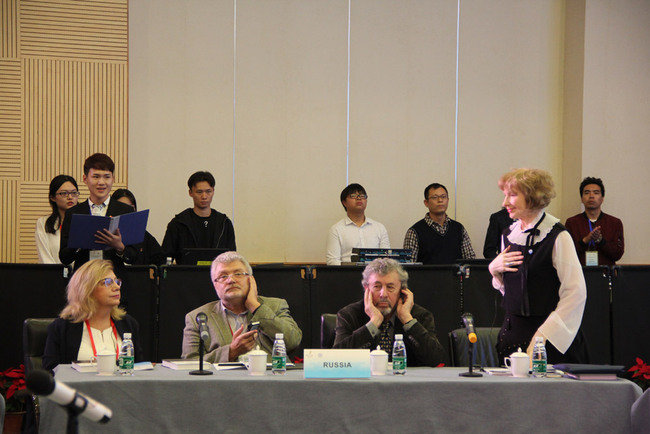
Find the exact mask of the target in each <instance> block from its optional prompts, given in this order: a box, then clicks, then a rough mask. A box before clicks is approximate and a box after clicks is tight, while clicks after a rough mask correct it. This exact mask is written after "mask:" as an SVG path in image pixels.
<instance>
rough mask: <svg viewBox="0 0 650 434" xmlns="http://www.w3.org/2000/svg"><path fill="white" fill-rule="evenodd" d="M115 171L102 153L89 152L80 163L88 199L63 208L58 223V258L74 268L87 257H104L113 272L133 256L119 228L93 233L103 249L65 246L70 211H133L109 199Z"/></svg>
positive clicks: (114, 212) (112, 212)
mask: <svg viewBox="0 0 650 434" xmlns="http://www.w3.org/2000/svg"><path fill="white" fill-rule="evenodd" d="M114 172H115V163H114V162H113V160H112V159H111V158H110V157H109V156H108V155H106V154H100V153H97V154H93V155H91V156H90V157H88V158H87V159H86V161H85V163H84V176H83V182H84V184H86V186H87V187H88V190H89V193H90V195H89V197H88V200H85V201H82V202H79V203H78V204H77V205H75V206H73V207H72V208H70V209H68V210H67V211H66V216H65V218H64V220H63V226H62V227H61V247H60V249H59V259H61V262H62V263H63V264H66V265H69V264H71V263H72V262H74V268H75V270H76V269H78V268H79V267H80V266H81V265H83V264H84V263H86V262H88V261H89V260H91V259H108V260H110V261H112V262H113V265H114V266H115V273H116V274H118V275H119V274H122V273H120V270H121V269H123V268H124V263H129V264H130V263H132V262H133V261H134V260H135V258H136V257H137V253H138V252H137V250H136V249H135V248H134V247H133V246H125V245H124V243H122V236H121V234H120V231H119V229H118V230H116V232H115V233H111V232H109V231H108V230H106V229H104V230H102V231H98V232H97V233H96V234H95V238H96V241H97V243H99V244H105V245H107V246H108V249H106V250H88V249H80V248H74V247H68V239H69V236H70V225H71V223H72V215H73V214H89V215H100V216H109V217H112V216H116V215H121V214H128V213H130V212H133V209H132V208H131V207H130V206H128V205H126V204H124V203H122V202H119V201H117V200H111V197H110V194H111V188H112V187H113V182H114V180H115V177H114Z"/></svg>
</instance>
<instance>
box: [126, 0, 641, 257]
mask: <svg viewBox="0 0 650 434" xmlns="http://www.w3.org/2000/svg"><path fill="white" fill-rule="evenodd" d="M567 1H568V2H569V3H570V4H572V3H573V2H574V0H567ZM578 3H579V2H578ZM460 4H461V7H460V32H459V34H460V38H459V64H458V74H459V76H458V77H459V80H458V89H459V100H458V140H457V146H456V140H455V117H456V48H457V47H456V42H457V38H456V31H457V27H456V25H457V20H458V17H459V16H458V4H457V3H456V2H449V1H431V0H410V1H404V0H399V1H398V0H352V1H351V2H350V3H349V2H348V0H332V1H327V2H324V1H322V0H294V1H291V0H274V1H259V0H238V1H236V2H233V1H232V0H205V1H199V0H187V1H182V2H179V1H176V0H156V1H153V0H132V1H131V2H130V4H129V20H130V29H129V34H130V40H129V44H130V58H129V59H130V60H129V74H130V76H129V101H130V107H129V109H130V111H129V187H130V188H131V189H132V190H133V191H134V193H135V194H136V196H137V197H138V201H139V203H140V204H139V205H140V208H142V209H144V208H151V215H150V225H149V229H150V231H151V232H152V233H153V234H154V235H155V236H156V237H157V238H158V239H159V240H160V241H162V237H163V235H164V230H165V226H166V223H167V222H168V221H169V220H170V219H171V218H172V217H173V215H174V214H175V213H177V212H179V211H181V210H182V209H184V208H186V207H188V206H190V205H191V200H190V198H189V197H188V196H187V186H186V180H187V178H188V177H189V175H190V174H191V173H192V172H194V171H196V170H210V171H211V172H212V173H213V174H214V175H215V177H216V178H217V189H216V194H215V199H214V202H213V207H214V208H216V209H218V210H220V211H222V212H225V213H227V214H228V215H230V216H231V217H233V221H234V224H235V231H236V234H237V241H238V243H237V244H238V248H239V250H240V251H241V252H242V253H243V254H244V255H246V256H247V257H248V258H249V259H250V260H251V261H254V262H268V261H278V262H280V261H287V262H312V261H313V262H321V261H324V248H325V238H326V234H327V230H328V228H329V226H330V225H332V224H333V223H334V222H336V221H337V220H338V219H340V218H342V216H343V208H342V207H341V206H340V203H339V200H338V196H339V193H340V191H341V189H342V188H343V187H344V186H345V185H346V182H348V181H349V182H359V183H361V184H362V185H364V186H365V187H366V189H367V190H368V193H369V195H370V198H369V205H368V211H367V214H368V215H369V216H371V217H373V218H375V219H377V220H379V221H381V222H383V223H384V224H385V225H386V227H387V228H388V231H389V235H390V238H391V244H392V246H393V247H401V245H402V241H403V237H404V233H405V231H406V229H407V228H408V227H409V226H410V225H411V224H413V223H414V222H415V221H416V220H418V219H420V218H422V216H423V215H424V213H425V211H426V209H425V208H424V206H423V205H422V200H423V193H422V190H423V189H424V187H425V186H426V185H427V184H429V183H430V182H441V183H443V184H445V185H446V186H447V187H448V188H449V190H450V194H451V195H452V197H453V196H454V194H455V195H457V197H455V198H452V201H451V203H450V210H449V214H450V216H451V217H452V218H457V219H458V220H459V221H461V222H462V223H464V224H465V226H466V228H467V229H468V231H469V233H470V236H471V238H472V240H473V244H474V248H475V250H476V252H477V253H478V256H479V257H482V246H483V238H484V235H485V229H486V227H487V219H488V216H489V214H490V213H492V212H494V211H496V210H498V209H499V207H500V204H501V198H502V195H501V192H500V191H499V190H498V188H497V186H496V180H497V179H498V177H499V175H500V174H502V173H503V172H505V171H507V170H509V169H510V168H512V167H520V166H534V167H540V168H544V169H546V170H549V171H551V173H552V174H553V175H554V178H555V181H556V183H557V185H558V191H559V192H562V191H563V190H564V187H565V186H564V184H563V176H564V175H563V174H565V173H567V171H568V170H567V168H569V169H572V168H573V167H577V168H580V167H581V166H582V171H583V172H584V173H583V174H580V176H573V178H581V177H582V176H586V175H595V176H601V177H602V178H603V179H604V181H605V183H606V187H607V195H606V202H605V206H606V209H607V210H611V212H612V214H615V215H617V216H619V217H621V218H622V219H623V221H624V223H625V225H626V228H627V230H628V249H627V253H626V255H625V256H624V257H623V261H622V262H624V263H630V262H635V263H641V262H643V263H649V262H650V255H648V254H647V253H646V251H645V250H644V249H643V247H642V246H641V245H640V242H639V243H638V244H635V242H634V241H632V237H631V236H630V235H631V234H632V233H633V232H632V228H634V229H635V233H636V232H637V231H638V232H639V233H640V234H644V235H646V236H647V235H649V234H647V232H648V231H650V230H649V229H646V226H645V225H643V224H641V222H640V219H641V218H642V217H641V216H642V215H643V214H645V213H642V212H639V207H638V205H637V201H635V206H634V207H632V206H629V205H627V206H626V204H627V202H628V201H625V200H624V197H626V198H627V197H639V198H642V197H643V196H641V195H640V194H639V193H640V192H641V188H642V187H641V186H642V185H643V184H642V183H635V185H631V184H632V183H626V182H625V181H624V179H625V178H626V176H625V175H622V174H623V173H634V174H635V177H639V176H641V177H645V181H647V177H648V175H647V170H646V171H645V172H644V171H643V170H641V169H642V168H643V167H644V163H645V166H647V162H648V161H647V160H648V150H647V149H648V137H649V135H648V134H647V133H648V126H647V125H648V119H650V117H649V116H648V102H647V101H648V98H647V96H648V88H649V87H650V84H649V83H650V79H649V78H648V74H647V71H648V70H649V69H648V63H649V59H648V55H649V51H648V50H647V47H648V46H650V45H649V43H650V36H649V35H648V30H647V28H648V26H647V25H646V24H647V23H648V22H650V21H649V20H648V11H649V9H650V7H649V6H648V4H649V3H648V2H646V1H632V0H626V1H625V2H606V1H604V0H601V1H589V2H587V9H586V13H585V14H584V15H585V19H584V21H585V23H583V24H584V26H585V28H586V31H585V48H584V52H585V62H584V71H585V72H584V89H583V91H584V99H583V105H584V107H583V111H584V114H583V117H582V119H581V121H582V123H583V124H584V126H583V127H580V126H578V127H580V128H584V131H583V134H584V142H583V143H582V144H581V145H582V146H583V151H582V154H581V155H582V161H581V162H580V163H579V164H578V163H577V162H575V161H563V155H566V154H570V152H569V153H567V152H566V151H567V150H568V149H569V148H567V147H568V146H574V145H575V144H566V143H564V141H565V140H566V135H564V132H565V131H567V128H568V127H572V128H576V125H570V126H567V125H564V124H563V122H567V117H566V116H563V114H564V113H563V110H564V109H565V108H564V107H565V102H566V101H565V98H566V94H567V89H565V80H566V75H567V74H566V73H567V71H566V70H565V67H566V65H567V64H569V65H571V63H570V62H565V57H564V56H565V42H566V41H565V34H566V33H567V32H566V30H565V25H572V24H571V21H569V22H568V23H569V24H567V21H566V20H565V18H566V17H565V6H566V3H565V2H564V1H560V0H555V1H544V2H539V1H533V0H529V1H518V0H499V1H490V2H484V1H470V0H464V1H462V2H461V3H460ZM614 5H616V7H614ZM235 12H236V32H235ZM348 12H349V28H350V38H349V48H350V51H349V55H350V62H349V73H350V76H349V113H348V104H347V92H348ZM235 34H236V39H235ZM622 47H626V48H625V50H623V49H622ZM571 68H572V71H573V70H575V71H578V72H579V74H580V75H582V71H581V68H576V67H575V66H574V65H572V66H571ZM572 71H568V72H572ZM578 82H580V80H578ZM603 101H605V102H606V103H603ZM348 115H349V152H348V139H347V136H348V122H347V118H348ZM569 119H570V118H569ZM644 133H645V134H644ZM613 143H615V144H616V148H615V149H613V146H612V144H613ZM233 151H234V154H233ZM621 151H622V152H621ZM233 157H234V158H233ZM456 157H457V166H456ZM615 157H619V159H620V160H621V162H618V161H617V159H616V158H615ZM348 164H349V166H348ZM569 172H570V171H569ZM570 173H573V172H570ZM574 182H575V179H572V180H571V183H574ZM623 186H625V187H623ZM575 189H576V190H577V185H576V186H575ZM632 192H637V194H636V195H635V196H630V194H631V193H632ZM561 199H562V198H558V199H557V200H556V201H555V202H554V203H553V204H552V205H551V207H550V209H549V211H550V212H551V213H552V214H554V215H556V216H557V217H559V218H561V219H562V220H564V219H566V218H567V217H569V216H570V215H572V214H575V213H577V212H579V211H580V208H579V205H580V203H579V197H578V194H577V193H576V196H575V205H573V208H572V209H568V208H571V206H569V207H566V206H565V207H566V208H567V209H562V208H563V207H562V203H563V202H564V203H569V204H573V202H567V201H566V199H565V200H564V201H563V200H561ZM638 239H639V240H642V239H645V237H639V238H638Z"/></svg>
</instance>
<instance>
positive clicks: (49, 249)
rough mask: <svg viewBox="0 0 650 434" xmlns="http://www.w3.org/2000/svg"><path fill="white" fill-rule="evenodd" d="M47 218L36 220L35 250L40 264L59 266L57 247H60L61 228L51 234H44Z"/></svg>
mask: <svg viewBox="0 0 650 434" xmlns="http://www.w3.org/2000/svg"><path fill="white" fill-rule="evenodd" d="M48 217H49V216H43V217H39V218H38V220H36V234H35V237H36V250H38V262H39V263H40V264H60V263H61V260H60V259H59V246H60V245H61V228H59V227H57V228H56V232H54V233H53V234H50V233H47V232H45V220H47V218H48Z"/></svg>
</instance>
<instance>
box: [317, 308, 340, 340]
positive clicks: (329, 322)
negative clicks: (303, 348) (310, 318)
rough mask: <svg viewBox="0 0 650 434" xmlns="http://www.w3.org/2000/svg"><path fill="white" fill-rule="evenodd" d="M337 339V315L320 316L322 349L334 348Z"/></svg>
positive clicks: (326, 314) (325, 314)
mask: <svg viewBox="0 0 650 434" xmlns="http://www.w3.org/2000/svg"><path fill="white" fill-rule="evenodd" d="M335 337H336V314H334V313H324V314H322V315H321V316H320V347H321V348H332V347H333V346H334V338H335Z"/></svg>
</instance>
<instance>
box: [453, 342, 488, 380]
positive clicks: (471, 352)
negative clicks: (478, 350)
mask: <svg viewBox="0 0 650 434" xmlns="http://www.w3.org/2000/svg"><path fill="white" fill-rule="evenodd" d="M468 342H469V341H468ZM467 356H468V357H469V371H467V372H461V373H460V374H458V376H459V377H482V376H483V374H481V373H480V372H474V363H473V359H474V357H473V356H474V344H473V343H471V342H469V345H468V347H467Z"/></svg>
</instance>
